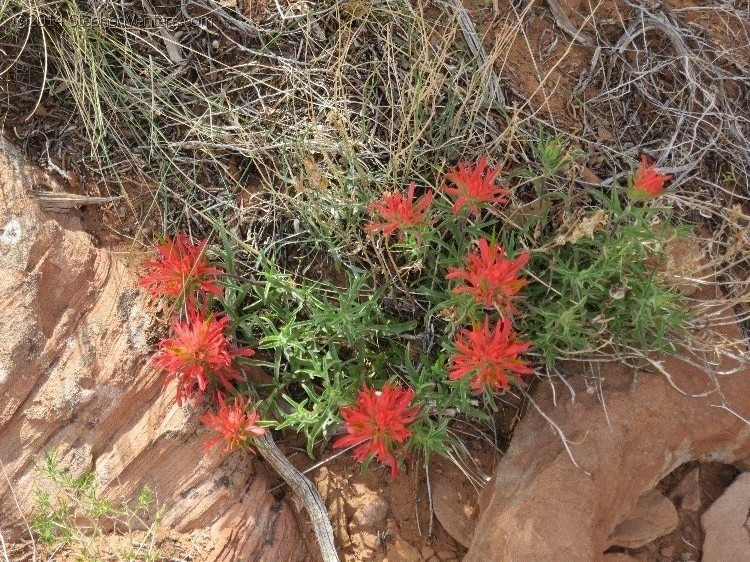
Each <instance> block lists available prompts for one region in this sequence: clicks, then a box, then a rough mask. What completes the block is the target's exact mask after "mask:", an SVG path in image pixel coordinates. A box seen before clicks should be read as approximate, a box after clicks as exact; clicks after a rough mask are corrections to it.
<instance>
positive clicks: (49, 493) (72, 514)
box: [31, 450, 164, 562]
mask: <svg viewBox="0 0 750 562" xmlns="http://www.w3.org/2000/svg"><path fill="white" fill-rule="evenodd" d="M36 468H37V472H38V474H39V475H40V476H41V477H42V480H43V481H42V482H40V487H39V488H37V490H36V492H35V501H36V512H35V513H34V516H33V518H32V520H31V530H32V532H33V533H34V535H35V536H36V537H37V538H38V539H39V540H40V541H41V542H42V543H44V544H45V545H46V546H47V547H48V548H49V549H58V548H61V547H66V548H67V549H69V550H70V551H72V552H75V553H76V556H77V557H78V558H79V559H81V560H86V561H91V562H94V561H100V560H101V561H103V560H110V559H112V557H114V558H115V559H118V560H133V561H135V560H138V561H140V562H152V561H154V562H155V561H156V560H158V559H159V551H158V549H156V546H155V543H156V527H157V525H158V524H159V522H160V521H161V519H162V517H163V513H164V512H163V509H162V508H157V501H156V495H155V494H154V492H153V491H151V490H150V489H149V488H148V487H144V488H142V489H141V491H140V493H139V495H138V498H137V499H136V500H135V501H134V502H126V501H122V502H113V501H111V500H109V499H107V498H103V497H101V496H100V495H99V493H98V486H97V482H96V476H95V474H94V473H93V472H92V471H91V470H86V471H84V472H83V474H81V475H79V476H72V475H71V474H69V473H68V472H67V471H64V470H61V469H60V468H59V466H58V461H57V453H56V451H55V450H52V451H50V452H49V453H48V454H47V456H46V457H45V458H44V461H43V462H42V463H41V464H40V465H38V466H37V467H36ZM110 532H111V533H118V534H124V535H125V536H127V537H128V538H129V540H128V541H127V547H126V550H125V551H122V552H121V551H117V552H115V551H112V550H111V549H110V547H109V545H108V541H107V540H106V534H107V533H110Z"/></svg>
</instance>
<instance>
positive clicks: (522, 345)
mask: <svg viewBox="0 0 750 562" xmlns="http://www.w3.org/2000/svg"><path fill="white" fill-rule="evenodd" d="M455 344H456V355H455V356H454V357H453V365H452V367H451V369H450V373H449V375H448V376H449V378H450V379H451V380H457V379H460V378H463V377H465V376H467V375H474V378H473V379H472V382H471V386H472V388H473V389H474V391H475V392H477V393H479V392H482V391H483V390H484V389H485V387H487V386H488V385H489V386H490V387H492V388H494V389H507V388H510V380H516V381H517V380H518V378H519V377H522V376H526V375H533V374H534V370H533V369H532V368H531V367H529V366H528V365H527V364H526V362H525V361H524V360H523V359H521V358H519V355H520V354H522V353H524V352H526V351H527V350H528V349H529V347H531V343H530V342H526V341H519V340H517V339H516V334H515V332H514V331H513V328H512V326H511V322H510V320H508V319H506V318H503V319H500V321H499V322H498V323H497V325H496V326H495V329H494V331H492V330H490V319H489V317H488V316H485V318H484V325H483V326H474V327H473V328H472V329H471V330H464V331H463V332H462V333H461V334H459V336H458V337H457V338H456V342H455Z"/></svg>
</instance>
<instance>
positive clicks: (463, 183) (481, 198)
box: [443, 156, 510, 216]
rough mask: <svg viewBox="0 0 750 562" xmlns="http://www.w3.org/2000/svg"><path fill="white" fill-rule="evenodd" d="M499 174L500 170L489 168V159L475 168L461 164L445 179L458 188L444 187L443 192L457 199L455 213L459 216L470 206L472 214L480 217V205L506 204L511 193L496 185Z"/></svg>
mask: <svg viewBox="0 0 750 562" xmlns="http://www.w3.org/2000/svg"><path fill="white" fill-rule="evenodd" d="M499 173H500V168H499V167H495V168H491V167H488V166H487V157H486V156H482V157H481V158H480V159H479V160H478V161H477V163H476V166H474V167H472V166H471V164H470V163H468V162H460V163H459V164H458V167H457V168H454V169H453V170H451V171H450V172H448V173H447V174H445V179H447V180H448V181H450V182H452V183H453V185H455V186H456V187H446V186H443V190H444V191H445V192H446V193H448V194H449V195H452V196H453V197H455V199H456V201H455V203H453V213H454V214H456V215H457V214H458V213H459V211H460V210H461V209H462V208H463V207H464V206H465V205H470V210H471V212H472V213H474V215H476V216H478V215H479V204H485V203H505V202H506V201H507V196H508V195H509V193H510V192H509V191H508V190H507V189H503V188H502V187H500V186H499V185H497V184H496V183H495V178H497V176H498V174H499Z"/></svg>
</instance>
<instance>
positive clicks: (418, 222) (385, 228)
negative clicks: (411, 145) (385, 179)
mask: <svg viewBox="0 0 750 562" xmlns="http://www.w3.org/2000/svg"><path fill="white" fill-rule="evenodd" d="M415 188H416V185H415V184H414V182H411V184H409V189H408V191H407V193H406V197H404V195H403V194H402V193H398V192H396V193H392V194H388V193H386V194H384V195H383V196H382V197H381V198H380V201H375V202H373V203H371V204H370V205H369V207H368V208H369V210H370V212H371V213H373V214H377V215H379V218H381V219H382V222H376V221H372V222H370V223H368V224H367V225H366V226H365V228H366V229H367V230H368V231H369V232H375V231H377V230H381V231H382V232H383V234H384V235H385V236H390V235H391V234H393V233H394V232H396V231H397V230H398V231H401V232H400V233H399V236H403V233H404V232H405V231H408V230H414V229H416V228H418V227H420V226H423V225H425V224H427V222H426V215H427V208H428V207H429V206H430V203H432V199H433V198H434V197H435V194H434V193H433V192H432V191H430V192H429V193H427V194H425V195H423V196H422V197H420V198H419V200H417V201H416V202H414V190H415ZM417 235H418V233H417Z"/></svg>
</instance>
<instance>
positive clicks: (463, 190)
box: [365, 156, 509, 240]
mask: <svg viewBox="0 0 750 562" xmlns="http://www.w3.org/2000/svg"><path fill="white" fill-rule="evenodd" d="M499 173H500V168H499V167H494V168H493V167H490V166H488V165H487V158H486V157H484V156H482V157H481V158H480V159H479V160H478V161H477V162H476V164H474V165H472V164H471V163H468V162H461V163H459V164H458V166H457V167H456V168H455V169H453V170H451V171H449V172H448V173H446V174H445V179H446V180H447V182H446V184H445V185H443V187H442V190H443V191H444V192H445V193H447V194H448V195H450V196H451V197H453V199H454V203H453V213H454V214H455V215H458V214H459V213H460V212H461V209H463V208H464V207H466V206H468V207H469V210H470V212H471V213H473V214H474V215H476V216H478V215H479V207H480V205H487V204H493V203H504V202H505V201H506V200H507V196H508V194H509V192H508V190H506V189H503V188H502V187H500V186H499V185H497V181H496V180H497V176H498V174H499ZM451 185H452V186H453V187H451ZM415 189H416V185H415V184H414V182H411V184H409V188H408V189H407V192H406V196H404V194H403V193H400V192H395V193H385V194H383V195H382V197H381V198H380V201H375V202H373V203H371V204H370V205H369V207H368V210H369V211H370V212H371V213H372V214H377V215H379V218H380V219H381V220H379V221H377V220H374V221H372V222H370V223H368V224H367V226H366V227H365V228H366V229H367V230H368V231H370V232H375V231H378V230H380V231H382V233H383V234H384V235H385V236H386V237H388V236H390V235H391V234H393V233H394V232H397V231H398V234H399V239H401V238H403V235H404V232H412V233H414V234H415V235H416V236H417V239H418V240H421V237H420V235H419V228H420V227H424V226H428V225H429V224H430V223H429V221H428V219H427V209H428V207H429V206H430V203H432V200H433V199H434V197H435V194H434V192H432V191H429V192H427V193H426V194H425V195H423V196H422V197H420V198H419V199H418V200H417V201H415V200H414V191H415Z"/></svg>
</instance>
